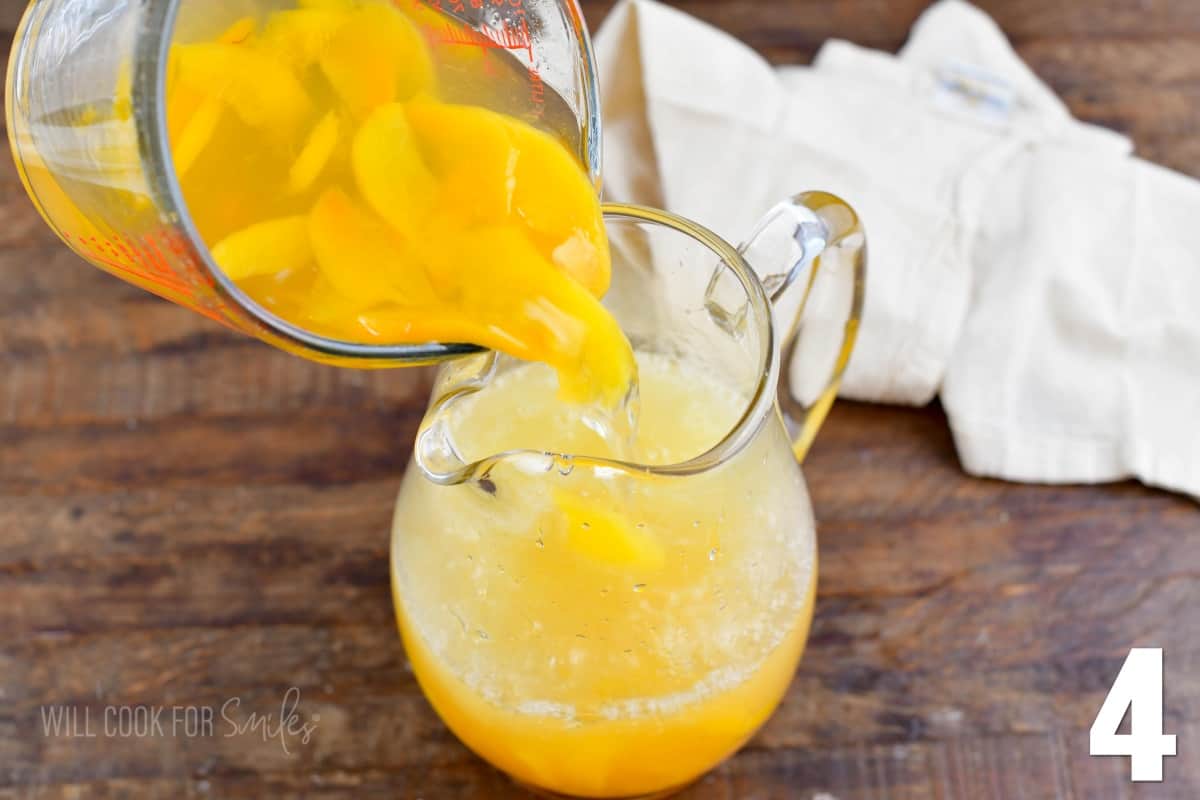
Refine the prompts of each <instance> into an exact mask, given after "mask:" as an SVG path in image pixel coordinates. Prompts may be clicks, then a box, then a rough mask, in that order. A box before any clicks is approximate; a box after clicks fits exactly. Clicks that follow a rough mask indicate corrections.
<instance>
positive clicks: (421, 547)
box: [392, 355, 816, 797]
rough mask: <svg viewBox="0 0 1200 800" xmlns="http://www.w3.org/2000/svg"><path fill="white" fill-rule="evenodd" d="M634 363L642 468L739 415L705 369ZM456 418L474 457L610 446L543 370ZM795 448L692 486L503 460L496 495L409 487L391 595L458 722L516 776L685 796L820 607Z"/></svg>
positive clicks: (611, 793)
mask: <svg viewBox="0 0 1200 800" xmlns="http://www.w3.org/2000/svg"><path fill="white" fill-rule="evenodd" d="M639 361H640V369H639V373H640V376H641V386H642V409H641V417H640V427H639V430H638V437H637V440H636V442H635V443H634V449H633V453H632V456H633V457H634V459H635V460H637V461H639V462H641V463H651V464H668V463H678V462H680V461H683V460H686V459H688V458H691V457H694V456H696V455H698V454H700V453H702V452H704V451H705V450H707V449H708V448H709V447H711V446H712V445H713V444H714V443H715V442H717V441H718V440H720V438H721V437H722V436H723V435H724V434H725V433H726V425H727V423H728V420H730V419H734V420H736V419H737V418H738V416H739V415H740V413H741V411H742V410H743V409H744V408H745V404H746V399H745V398H741V397H739V396H737V395H736V394H734V393H732V392H730V391H728V390H727V389H726V388H725V387H724V386H722V385H721V384H720V383H719V382H717V381H716V380H714V379H713V378H712V377H710V376H709V375H707V374H706V373H705V371H703V370H702V369H699V368H694V367H689V366H688V365H687V364H682V363H679V362H675V361H672V360H669V359H667V358H665V357H662V356H646V355H643V356H641V357H640V359H639ZM451 424H452V426H453V428H454V429H455V438H456V440H457V441H461V442H462V443H463V444H464V445H466V444H469V446H470V448H471V450H472V452H471V453H468V454H465V455H466V456H467V458H469V459H470V458H476V457H484V456H486V455H489V454H492V453H499V452H504V451H505V450H508V449H511V448H526V447H536V448H550V449H553V450H555V451H560V452H592V453H598V454H600V455H604V454H605V451H604V449H603V448H604V445H603V442H601V441H599V440H598V439H597V438H596V436H595V434H594V433H592V432H591V431H590V430H589V429H588V428H587V426H586V425H585V424H584V423H583V420H582V419H581V417H580V412H579V410H578V409H577V408H575V407H573V406H570V405H566V404H563V403H562V402H560V401H559V400H558V399H557V398H556V396H555V391H554V378H553V375H552V373H551V372H550V371H549V370H548V369H546V368H545V367H542V366H539V365H530V366H522V367H517V368H515V369H513V370H512V371H509V372H506V373H504V374H502V375H501V376H500V377H499V378H497V379H496V380H495V381H494V382H493V383H492V384H490V385H489V386H488V387H487V388H486V389H484V390H483V391H482V392H481V393H480V394H478V395H475V396H473V397H471V398H469V399H468V400H467V401H465V402H464V403H463V404H462V405H461V406H460V407H456V408H455V409H454V410H453V416H452V420H451ZM782 436H783V434H782V430H780V432H779V433H778V440H776V437H775V435H774V434H773V433H772V432H767V433H764V434H761V435H760V436H759V437H758V438H757V440H756V441H755V442H754V443H752V444H750V445H749V446H748V447H747V449H746V450H745V451H743V452H742V453H740V454H739V455H737V456H735V457H734V459H733V460H732V461H731V462H730V463H728V464H726V465H724V466H722V467H717V468H715V469H714V470H712V471H710V472H706V473H704V474H702V475H697V476H692V477H687V478H671V479H663V478H649V477H647V478H645V479H644V480H642V479H637V480H634V479H631V478H628V477H624V478H617V477H613V476H611V475H608V474H605V473H604V472H603V471H591V470H588V469H587V468H585V467H583V466H582V465H580V466H576V467H575V469H574V470H573V471H572V472H571V474H569V475H562V474H560V473H558V472H557V471H552V472H551V473H549V474H542V473H537V474H523V473H522V472H521V471H520V470H519V469H515V468H514V469H505V468H502V467H497V468H496V469H495V470H494V471H493V472H492V473H491V478H490V480H491V485H490V487H489V488H488V490H484V489H481V488H480V486H479V485H477V484H476V483H471V484H469V485H461V486H454V487H443V486H437V485H434V484H432V483H430V482H429V481H427V480H425V479H424V478H421V477H420V476H416V477H415V478H413V479H410V480H407V481H406V482H405V486H404V488H403V490H402V493H401V496H400V500H399V502H398V505H397V510H396V519H395V530H394V538H393V554H392V559H393V560H392V569H393V581H392V585H393V590H394V593H395V601H396V609H397V614H398V618H399V623H400V630H401V633H402V635H403V638H404V643H405V648H406V650H407V652H408V654H409V658H410V660H411V662H412V665H413V669H414V672H415V674H416V676H417V678H418V679H419V681H420V683H421V686H422V688H423V689H424V691H425V693H426V695H427V696H428V697H429V699H430V701H431V702H432V703H433V705H434V707H435V708H436V709H437V711H438V713H439V714H440V715H441V716H442V718H443V719H444V720H445V721H446V723H447V724H448V725H449V726H450V727H451V728H452V729H453V730H454V732H455V733H456V734H457V735H458V736H459V737H460V738H461V739H462V740H463V741H464V742H465V743H466V744H467V745H469V746H470V747H471V748H472V749H474V750H475V751H476V752H477V753H479V754H480V755H482V756H483V757H484V758H486V759H487V760H488V761H490V762H492V763H493V764H495V765H496V766H498V767H500V768H501V769H502V770H504V771H505V772H507V773H509V774H510V775H512V776H514V777H515V778H517V779H518V780H520V781H523V782H525V783H528V784H530V785H533V786H537V787H540V788H543V789H548V790H551V791H554V792H559V793H563V794H568V795H574V796H582V797H634V796H641V795H646V794H650V793H655V792H660V791H664V790H668V789H672V788H675V787H678V786H681V785H683V784H686V783H688V782H690V781H692V780H694V779H695V778H697V777H698V776H700V775H702V774H703V773H704V772H706V771H707V770H709V769H711V768H712V767H713V766H715V765H716V764H717V763H718V762H719V761H721V760H722V759H723V758H725V757H727V756H728V755H730V754H732V753H733V752H734V751H735V750H736V749H737V748H738V747H740V746H741V745H742V744H743V743H744V742H745V741H746V740H747V738H749V737H750V736H751V735H752V734H753V732H754V731H755V730H756V729H757V728H758V727H759V726H760V725H761V724H762V723H763V722H765V721H766V719H767V718H768V716H769V715H770V714H771V712H772V711H773V710H774V709H775V707H776V706H777V704H778V703H779V701H780V699H781V698H782V696H783V694H784V692H785V690H786V687H787V686H788V683H789V682H790V680H791V678H792V673H793V671H794V669H795V667H796V664H797V662H798V660H799V658H800V655H801V652H802V650H803V647H804V643H805V639H806V636H807V633H808V628H809V623H810V620H811V616H812V606H813V592H814V587H815V572H816V565H815V550H814V542H813V529H812V523H811V515H810V512H809V511H808V508H807V501H806V495H805V493H804V488H803V484H802V483H801V481H800V477H799V471H798V469H797V468H796V465H795V463H794V461H793V459H792V455H791V450H790V447H788V445H787V443H786V442H785V441H784V440H783V438H782ZM618 481H619V483H618Z"/></svg>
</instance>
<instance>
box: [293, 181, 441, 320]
mask: <svg viewBox="0 0 1200 800" xmlns="http://www.w3.org/2000/svg"><path fill="white" fill-rule="evenodd" d="M308 231H309V236H310V237H311V238H312V244H313V250H314V252H315V253H316V257H317V265H318V267H319V268H320V270H321V273H322V274H323V275H324V277H325V278H326V280H328V281H329V283H330V285H331V286H333V288H334V289H336V290H337V292H338V293H339V294H340V295H342V296H344V297H346V298H347V299H349V300H351V301H353V302H354V303H355V304H356V305H357V306H358V308H360V309H367V308H370V307H372V306H377V305H382V304H388V303H398V304H402V305H430V304H432V303H433V302H434V301H435V296H434V293H433V289H432V288H431V287H430V284H429V281H428V279H427V278H426V277H425V273H424V271H423V270H422V269H421V265H420V263H418V262H417V260H416V259H415V257H414V256H413V254H412V251H411V249H410V248H409V247H408V246H407V245H406V243H405V242H404V240H403V239H402V238H401V237H400V236H399V235H397V234H396V232H395V231H393V230H391V228H389V227H388V226H387V225H385V224H383V223H382V222H380V221H379V220H378V219H377V218H376V217H375V216H374V215H372V214H371V213H370V212H369V211H367V210H366V209H364V208H362V207H361V206H359V205H358V204H357V203H355V202H354V201H353V200H352V199H351V198H350V197H349V196H348V195H347V194H346V193H345V192H343V191H342V190H341V189H336V188H334V189H328V190H326V191H325V193H324V194H322V195H321V197H320V199H319V200H318V201H317V204H316V206H315V207H314V208H313V210H312V213H311V214H309V218H308Z"/></svg>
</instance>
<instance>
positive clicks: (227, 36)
mask: <svg viewBox="0 0 1200 800" xmlns="http://www.w3.org/2000/svg"><path fill="white" fill-rule="evenodd" d="M256 30H258V20H256V19H255V18H254V17H242V18H241V19H239V20H237V21H236V22H234V23H233V24H232V25H230V26H229V27H228V28H226V29H225V32H224V33H222V34H221V35H220V36H218V37H217V41H218V42H221V43H222V44H243V43H245V42H247V41H249V39H250V37H252V36H253V35H254V32H255V31H256Z"/></svg>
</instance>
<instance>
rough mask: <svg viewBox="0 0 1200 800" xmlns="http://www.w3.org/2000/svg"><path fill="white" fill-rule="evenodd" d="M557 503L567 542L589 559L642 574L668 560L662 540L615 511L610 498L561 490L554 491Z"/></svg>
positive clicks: (559, 522)
mask: <svg viewBox="0 0 1200 800" xmlns="http://www.w3.org/2000/svg"><path fill="white" fill-rule="evenodd" d="M554 505H555V512H557V513H556V514H555V517H556V521H557V523H558V524H559V525H561V526H562V527H564V528H565V529H566V538H567V545H568V546H569V547H570V548H571V549H572V550H574V551H575V552H577V553H579V554H580V555H582V556H584V557H585V558H587V559H588V560H590V561H595V562H600V563H604V564H609V565H611V566H614V567H618V568H620V569H623V570H631V571H636V572H640V573H645V572H650V571H653V570H657V569H660V568H661V567H662V566H663V564H664V563H666V548H664V547H663V545H662V543H661V542H660V541H659V540H658V539H657V538H655V537H654V536H653V535H652V534H650V533H649V532H647V531H646V530H645V529H641V528H637V527H636V526H635V525H633V524H632V523H631V522H630V521H629V520H628V519H627V518H625V517H624V516H623V515H622V514H620V513H619V512H617V511H614V510H612V509H613V508H614V507H615V505H614V504H613V502H612V500H611V498H604V499H600V498H585V497H582V496H580V495H578V494H576V493H574V492H569V491H565V490H561V489H560V490H557V491H555V492H554Z"/></svg>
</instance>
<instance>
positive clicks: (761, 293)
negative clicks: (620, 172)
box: [415, 203, 781, 486]
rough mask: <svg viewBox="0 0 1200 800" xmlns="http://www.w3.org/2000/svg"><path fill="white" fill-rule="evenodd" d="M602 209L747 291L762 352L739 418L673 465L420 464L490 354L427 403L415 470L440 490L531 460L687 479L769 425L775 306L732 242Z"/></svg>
mask: <svg viewBox="0 0 1200 800" xmlns="http://www.w3.org/2000/svg"><path fill="white" fill-rule="evenodd" d="M603 209H604V219H605V222H606V223H610V222H632V223H636V224H643V225H649V226H655V227H658V228H665V229H666V230H668V231H670V232H672V233H677V234H682V235H684V236H687V237H689V238H691V239H692V240H693V241H695V242H697V243H699V244H700V245H701V246H703V247H704V248H705V249H707V250H708V251H709V252H711V253H713V254H715V255H716V256H718V257H719V258H720V259H721V263H723V264H725V265H726V266H728V267H729V268H730V270H732V272H733V273H734V276H735V277H736V278H737V280H738V282H739V284H741V287H742V289H743V290H744V291H745V293H746V301H747V303H748V307H749V312H750V313H749V315H748V317H747V318H748V320H749V321H750V324H752V325H754V326H755V327H756V328H757V333H758V335H759V342H760V347H761V351H762V352H761V355H760V358H759V364H758V380H757V383H756V385H755V387H754V392H753V394H752V395H751V397H750V399H749V401H748V402H747V403H746V406H745V408H744V410H743V411H742V414H741V416H740V417H739V418H738V420H737V422H735V423H734V424H733V425H732V427H731V428H730V429H729V430H728V431H727V432H726V433H725V434H724V435H723V436H722V437H721V438H720V439H719V440H718V441H717V442H716V443H715V444H713V445H712V446H711V447H710V448H708V449H707V450H705V451H704V452H703V453H701V454H699V455H697V456H694V457H692V458H690V459H687V460H686V461H681V462H678V463H675V464H664V465H648V464H638V463H635V462H631V461H623V460H620V459H609V458H601V457H596V456H583V455H573V454H568V453H554V452H548V451H542V450H508V451H505V452H502V453H497V454H495V455H491V456H486V457H484V458H481V459H477V460H475V461H473V462H471V463H463V464H462V466H459V467H455V468H454V469H452V470H448V471H445V472H439V471H437V470H434V469H431V468H430V466H429V465H428V464H427V463H423V461H422V458H421V456H422V452H423V449H422V445H423V444H425V437H426V436H433V437H444V436H445V435H446V430H445V427H444V426H440V425H439V423H440V421H441V417H442V414H444V413H445V412H446V411H447V410H448V409H449V408H450V406H451V405H452V404H454V403H456V402H458V401H460V400H462V399H464V398H466V397H469V396H471V395H473V394H476V393H478V392H479V391H481V390H482V389H483V388H484V387H485V386H486V385H487V378H488V377H489V376H490V373H491V370H492V369H493V368H494V363H495V357H494V355H493V357H492V358H490V359H488V361H487V362H485V365H484V367H483V369H482V370H481V371H480V373H479V374H478V375H476V376H469V377H468V379H467V380H465V381H461V382H459V381H455V382H454V383H453V385H450V386H446V387H442V386H439V387H438V389H437V390H436V392H437V393H436V395H435V397H434V399H433V400H432V401H431V403H430V407H429V409H428V410H427V411H426V413H425V418H424V420H423V422H422V424H421V428H420V430H419V431H418V433H417V446H416V448H415V460H416V462H417V467H418V468H419V469H420V470H421V473H422V474H423V475H424V477H426V478H427V479H429V480H430V481H432V482H434V483H437V484H440V485H444V486H452V485H457V484H462V483H466V482H468V481H470V480H473V479H479V478H484V477H486V476H487V475H488V473H489V472H490V470H491V469H493V468H494V467H495V466H497V465H498V464H501V463H504V462H506V461H516V460H520V459H523V458H531V457H532V458H542V459H545V458H550V459H552V460H558V459H565V460H569V462H570V464H571V465H572V466H573V467H575V468H578V467H580V466H584V467H588V468H595V469H609V470H618V471H621V472H626V473H633V474H638V475H650V476H661V477H686V476H689V475H697V474H700V473H703V472H707V471H709V470H711V469H714V468H716V467H718V466H720V465H722V464H724V463H726V462H728V461H729V460H730V459H731V458H733V457H734V456H736V455H737V454H738V453H740V452H741V451H742V450H743V449H745V447H746V446H747V445H749V444H750V442H751V441H752V440H753V439H754V438H755V437H756V436H757V435H758V433H759V431H760V430H761V429H762V427H763V425H764V424H765V423H766V422H767V419H768V417H769V416H770V413H771V411H772V410H773V409H774V408H775V404H776V400H777V398H776V390H777V387H778V382H779V376H780V369H781V367H780V361H781V354H780V348H779V339H778V337H777V334H776V331H775V325H774V315H773V306H772V304H771V300H770V298H769V297H768V296H767V291H766V289H765V288H764V286H763V283H762V281H761V280H760V279H759V277H758V273H757V272H755V271H754V269H753V268H752V267H751V266H750V264H749V263H748V262H747V261H746V259H745V257H744V256H743V255H742V254H741V252H740V251H739V250H738V249H737V248H735V247H734V246H733V245H732V244H730V243H729V242H727V241H726V240H725V239H723V238H721V237H720V236H718V235H717V234H716V233H714V232H712V231H711V230H709V229H708V228H706V227H704V226H703V225H700V224H698V223H695V222H692V221H691V220H689V219H686V218H684V217H681V216H679V215H677V214H672V213H670V212H667V211H662V210H660V209H655V208H648V207H646V206H639V205H632V204H625V203H605V204H604V205H603ZM439 450H444V448H439ZM450 452H454V453H455V454H456V455H457V451H456V450H454V449H453V447H451V448H450Z"/></svg>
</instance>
